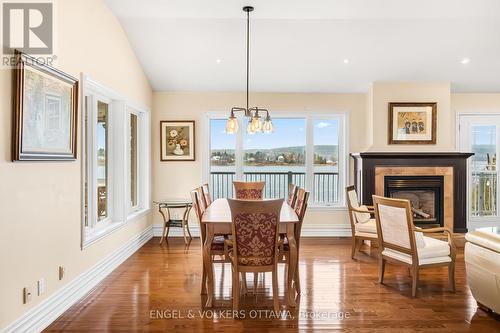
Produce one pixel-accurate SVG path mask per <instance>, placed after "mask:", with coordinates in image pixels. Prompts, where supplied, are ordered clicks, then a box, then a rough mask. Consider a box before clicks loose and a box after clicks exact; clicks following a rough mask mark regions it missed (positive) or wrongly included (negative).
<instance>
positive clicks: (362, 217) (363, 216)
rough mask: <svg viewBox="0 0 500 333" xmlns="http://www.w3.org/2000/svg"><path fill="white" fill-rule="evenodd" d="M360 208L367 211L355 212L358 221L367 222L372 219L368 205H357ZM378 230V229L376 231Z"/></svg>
mask: <svg viewBox="0 0 500 333" xmlns="http://www.w3.org/2000/svg"><path fill="white" fill-rule="evenodd" d="M357 208H358V209H359V210H364V211H366V213H358V212H354V214H355V215H356V220H357V221H358V223H366V222H369V221H370V220H371V214H370V211H369V210H368V207H366V206H365V205H361V206H359V207H357ZM375 232H376V231H375Z"/></svg>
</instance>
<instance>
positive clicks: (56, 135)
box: [12, 52, 78, 161]
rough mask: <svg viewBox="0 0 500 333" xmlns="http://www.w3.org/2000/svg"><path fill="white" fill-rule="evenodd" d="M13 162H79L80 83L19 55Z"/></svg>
mask: <svg viewBox="0 0 500 333" xmlns="http://www.w3.org/2000/svg"><path fill="white" fill-rule="evenodd" d="M15 56H16V68H15V77H14V84H15V86H14V94H15V95H14V96H15V99H14V118H13V122H12V124H13V129H12V161H23V160H24V161H26V160H31V161H33V160H40V161H54V160H75V159H76V135H77V132H76V131H77V113H78V81H77V80H76V79H75V78H74V77H72V76H70V75H68V74H66V73H63V72H61V71H59V70H57V69H55V68H53V67H50V66H47V65H44V64H41V63H39V62H37V61H36V59H34V58H32V57H30V56H28V55H27V54H24V53H21V52H16V55H15Z"/></svg>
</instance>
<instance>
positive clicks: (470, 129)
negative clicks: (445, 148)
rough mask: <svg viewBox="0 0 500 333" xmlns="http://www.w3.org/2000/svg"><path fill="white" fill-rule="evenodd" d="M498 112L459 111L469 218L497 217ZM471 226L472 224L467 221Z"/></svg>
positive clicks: (487, 219)
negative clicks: (470, 112)
mask: <svg viewBox="0 0 500 333" xmlns="http://www.w3.org/2000/svg"><path fill="white" fill-rule="evenodd" d="M499 130H500V115H461V116H460V127H459V138H460V139H459V143H460V150H461V151H463V152H472V153H474V156H472V157H471V158H469V160H468V182H469V184H468V185H469V186H468V194H467V195H468V211H469V213H468V215H469V220H470V222H472V223H474V222H480V223H491V224H500V223H499V221H498V215H499V214H498V206H497V203H498V196H499V191H498V186H497V183H498V167H497V157H498V153H499V151H498V150H499V147H500V145H499V138H500V133H499ZM471 226H472V225H471Z"/></svg>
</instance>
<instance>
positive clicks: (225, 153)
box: [210, 119, 236, 198]
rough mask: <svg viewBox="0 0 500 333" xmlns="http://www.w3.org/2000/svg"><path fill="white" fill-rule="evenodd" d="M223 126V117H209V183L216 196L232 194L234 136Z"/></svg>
mask: <svg viewBox="0 0 500 333" xmlns="http://www.w3.org/2000/svg"><path fill="white" fill-rule="evenodd" d="M225 128H226V120H225V119H210V184H211V185H212V186H211V190H212V192H213V193H212V194H213V196H214V197H216V198H222V197H232V196H233V180H234V176H235V172H236V158H235V150H236V136H235V135H228V134H226V133H225Z"/></svg>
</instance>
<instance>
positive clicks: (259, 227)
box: [228, 199, 283, 266]
mask: <svg viewBox="0 0 500 333" xmlns="http://www.w3.org/2000/svg"><path fill="white" fill-rule="evenodd" d="M228 202H229V208H230V209H231V218H232V221H233V224H232V228H233V238H234V241H233V252H232V255H233V256H235V257H236V262H237V264H238V265H242V266H269V265H273V264H275V263H276V260H277V252H276V251H277V246H278V236H279V234H278V228H279V222H280V213H281V207H282V206H283V199H277V200H262V201H248V200H234V199H228Z"/></svg>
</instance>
